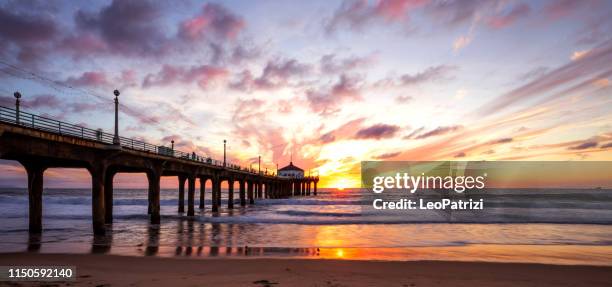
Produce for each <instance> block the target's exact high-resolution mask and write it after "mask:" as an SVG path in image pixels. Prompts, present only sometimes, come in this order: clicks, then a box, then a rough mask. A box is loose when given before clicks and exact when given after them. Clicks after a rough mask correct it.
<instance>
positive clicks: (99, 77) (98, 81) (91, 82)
mask: <svg viewBox="0 0 612 287" xmlns="http://www.w3.org/2000/svg"><path fill="white" fill-rule="evenodd" d="M64 83H66V84H68V85H70V86H76V87H79V86H106V85H108V84H109V82H108V80H107V79H106V74H104V73H103V72H84V73H82V74H81V75H80V76H78V77H69V78H68V79H66V80H65V81H64Z"/></svg>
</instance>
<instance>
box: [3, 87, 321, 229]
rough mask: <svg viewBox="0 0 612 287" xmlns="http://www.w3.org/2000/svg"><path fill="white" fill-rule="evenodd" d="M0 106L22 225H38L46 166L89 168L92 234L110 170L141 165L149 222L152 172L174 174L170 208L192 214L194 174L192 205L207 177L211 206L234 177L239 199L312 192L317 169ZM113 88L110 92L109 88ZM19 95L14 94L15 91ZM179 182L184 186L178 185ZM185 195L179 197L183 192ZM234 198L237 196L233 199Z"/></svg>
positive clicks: (108, 200) (105, 206) (107, 194)
mask: <svg viewBox="0 0 612 287" xmlns="http://www.w3.org/2000/svg"><path fill="white" fill-rule="evenodd" d="M15 94H16V96H15V97H16V98H17V105H16V108H15V109H12V108H8V107H2V106H0V158H1V159H6V160H15V161H18V162H19V163H21V164H22V165H23V167H24V168H25V170H26V172H27V179H28V199H29V231H30V233H40V232H42V229H43V224H42V208H43V206H42V196H43V177H44V172H45V170H46V169H48V168H85V169H87V170H88V171H89V173H90V175H91V190H92V193H91V197H92V207H91V208H92V221H93V222H92V226H93V232H94V234H96V235H102V234H105V232H106V224H111V223H112V222H113V178H114V176H115V175H116V174H118V173H144V174H146V176H147V180H148V213H149V217H150V222H151V224H159V223H160V179H161V177H162V176H173V177H176V178H177V180H178V183H179V188H178V190H177V205H178V210H177V211H178V212H179V213H185V205H186V206H187V207H186V208H187V211H186V216H188V217H193V216H195V208H196V206H195V204H196V190H195V189H196V188H195V187H196V180H198V181H199V182H200V190H199V205H198V208H200V209H204V208H205V205H204V202H205V201H204V199H205V197H206V195H205V193H206V192H205V186H206V182H207V181H209V180H210V181H211V184H212V192H211V193H210V198H211V202H212V204H211V206H210V209H211V211H212V212H218V211H219V210H220V209H222V208H224V207H222V202H221V184H222V182H224V181H226V182H227V183H228V190H227V192H228V194H227V205H226V207H225V208H228V209H232V208H234V203H235V200H234V183H236V182H237V183H238V185H239V188H238V190H237V193H238V198H239V204H240V205H241V206H245V205H250V204H255V202H256V200H258V199H263V198H269V199H278V198H286V197H291V196H308V195H317V183H318V181H319V178H318V176H305V177H303V178H286V177H279V176H278V175H276V174H269V173H267V172H262V171H260V170H255V169H252V168H246V167H241V166H239V165H236V164H230V163H228V162H226V161H225V155H224V160H222V161H220V160H215V159H212V158H210V157H205V156H201V155H198V154H195V153H189V152H184V151H178V150H175V149H174V147H173V146H172V147H167V146H158V145H153V144H149V143H146V142H143V141H140V140H136V139H132V138H126V137H120V136H119V135H118V128H117V126H118V125H117V103H118V102H117V98H115V133H114V134H110V133H106V132H104V131H102V130H94V129H90V128H86V127H83V126H79V125H75V124H70V123H65V122H61V121H58V120H54V119H51V118H48V117H43V116H39V115H35V114H31V113H27V112H23V111H20V110H19V104H18V103H19V98H18V97H17V95H18V93H15ZM115 95H116V96H118V92H116V94H115ZM19 96H20V95H19ZM185 186H187V187H185ZM185 196H186V199H185ZM236 202H238V201H236Z"/></svg>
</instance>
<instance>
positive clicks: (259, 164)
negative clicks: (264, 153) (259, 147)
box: [257, 156, 261, 174]
mask: <svg viewBox="0 0 612 287" xmlns="http://www.w3.org/2000/svg"><path fill="white" fill-rule="evenodd" d="M257 173H258V174H261V156H259V157H258V158H257Z"/></svg>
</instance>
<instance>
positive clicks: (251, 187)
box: [247, 181, 255, 204]
mask: <svg viewBox="0 0 612 287" xmlns="http://www.w3.org/2000/svg"><path fill="white" fill-rule="evenodd" d="M253 185H254V182H252V181H249V182H248V191H247V196H248V197H249V204H255V199H253Z"/></svg>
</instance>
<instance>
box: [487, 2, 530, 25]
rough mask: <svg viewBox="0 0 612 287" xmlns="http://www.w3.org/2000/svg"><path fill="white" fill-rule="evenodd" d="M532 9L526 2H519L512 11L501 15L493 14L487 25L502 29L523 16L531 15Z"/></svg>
mask: <svg viewBox="0 0 612 287" xmlns="http://www.w3.org/2000/svg"><path fill="white" fill-rule="evenodd" d="M529 12H531V9H530V8H529V5H528V4H526V3H518V4H517V5H515V6H514V7H512V9H510V11H508V12H507V13H505V14H501V15H494V16H491V17H490V18H489V19H488V20H487V21H486V23H487V25H488V26H489V27H491V28H494V29H501V28H505V27H507V26H510V25H512V24H513V23H515V22H516V21H518V20H519V19H521V18H524V17H526V16H528V15H529Z"/></svg>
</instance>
